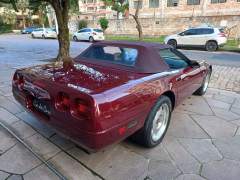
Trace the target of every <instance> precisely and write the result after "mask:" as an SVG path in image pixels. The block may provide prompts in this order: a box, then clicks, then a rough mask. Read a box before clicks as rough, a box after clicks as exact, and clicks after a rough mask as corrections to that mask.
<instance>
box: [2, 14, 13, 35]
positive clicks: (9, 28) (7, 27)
mask: <svg viewBox="0 0 240 180" xmlns="http://www.w3.org/2000/svg"><path fill="white" fill-rule="evenodd" d="M11 31H12V24H6V23H5V22H4V19H3V17H2V16H0V34H2V33H8V32H11Z"/></svg>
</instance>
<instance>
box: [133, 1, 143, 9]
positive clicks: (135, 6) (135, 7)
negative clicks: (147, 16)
mask: <svg viewBox="0 0 240 180" xmlns="http://www.w3.org/2000/svg"><path fill="white" fill-rule="evenodd" d="M138 3H140V9H142V1H140V2H138V1H133V7H134V9H137V6H138Z"/></svg>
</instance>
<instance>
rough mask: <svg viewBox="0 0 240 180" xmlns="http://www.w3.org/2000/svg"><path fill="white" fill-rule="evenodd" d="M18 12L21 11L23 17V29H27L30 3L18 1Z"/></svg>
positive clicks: (23, 0)
mask: <svg viewBox="0 0 240 180" xmlns="http://www.w3.org/2000/svg"><path fill="white" fill-rule="evenodd" d="M16 6H17V8H18V10H20V12H21V15H22V20H23V28H25V27H26V16H25V15H26V12H27V9H28V7H29V2H28V0H18V1H17V4H16Z"/></svg>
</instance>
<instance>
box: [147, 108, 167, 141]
mask: <svg viewBox="0 0 240 180" xmlns="http://www.w3.org/2000/svg"><path fill="white" fill-rule="evenodd" d="M169 115H170V110H169V107H168V105H167V104H166V103H164V104H162V105H161V106H160V107H159V110H158V111H157V113H156V115H155V117H154V120H153V124H152V131H151V136H152V140H153V141H154V142H156V141H158V140H159V139H160V138H161V137H162V136H163V135H164V133H165V131H166V128H167V124H168V120H169Z"/></svg>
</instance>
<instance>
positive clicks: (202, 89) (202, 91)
mask: <svg viewBox="0 0 240 180" xmlns="http://www.w3.org/2000/svg"><path fill="white" fill-rule="evenodd" d="M210 78H211V72H210V71H209V72H208V74H207V75H206V77H205V78H204V79H203V82H202V85H201V87H200V88H199V89H198V90H197V91H195V92H194V95H198V96H202V95H204V94H205V93H206V91H207V88H208V85H209V82H210Z"/></svg>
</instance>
